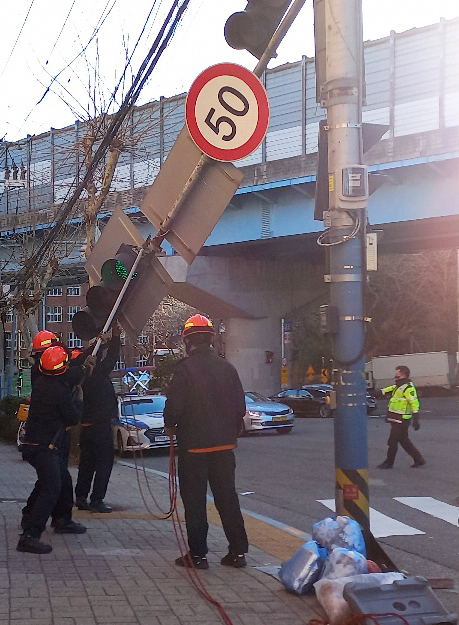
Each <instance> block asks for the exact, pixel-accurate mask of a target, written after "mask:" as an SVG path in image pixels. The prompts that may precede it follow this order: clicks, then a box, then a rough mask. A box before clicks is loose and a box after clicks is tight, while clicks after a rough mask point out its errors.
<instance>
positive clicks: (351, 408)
mask: <svg viewBox="0 0 459 625" xmlns="http://www.w3.org/2000/svg"><path fill="white" fill-rule="evenodd" d="M322 7H323V8H324V10H325V15H324V24H325V33H326V35H325V36H326V40H325V41H326V81H325V83H324V84H323V86H322V89H321V104H322V106H323V107H326V108H327V126H326V130H327V136H328V191H329V213H328V214H327V215H326V217H327V219H326V225H328V226H329V231H328V241H327V245H328V251H329V254H328V259H329V275H328V276H326V280H327V281H329V282H330V309H329V312H330V317H331V321H332V323H331V325H332V326H333V328H334V329H333V331H332V332H333V335H334V341H333V361H334V381H335V388H336V393H337V397H336V399H337V410H336V416H335V421H334V432H335V476H336V490H335V502H336V512H337V514H345V515H347V516H350V517H352V518H354V519H356V520H357V521H358V522H359V523H360V525H361V527H362V529H363V530H368V529H369V493H368V440H367V415H366V403H365V402H366V387H365V378H364V365H365V356H364V336H365V330H364V324H365V319H364V311H363V281H364V278H365V271H366V269H365V268H364V262H365V253H364V250H365V248H364V243H365V236H366V235H365V224H366V206H367V199H368V182H367V171H366V168H365V167H364V166H363V165H362V153H363V149H362V92H363V72H362V58H363V54H362V48H363V41H362V0H325V1H324V5H322Z"/></svg>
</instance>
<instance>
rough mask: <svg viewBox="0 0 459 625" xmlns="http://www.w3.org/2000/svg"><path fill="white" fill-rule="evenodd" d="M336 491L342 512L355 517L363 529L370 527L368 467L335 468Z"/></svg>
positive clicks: (352, 517) (340, 512)
mask: <svg viewBox="0 0 459 625" xmlns="http://www.w3.org/2000/svg"><path fill="white" fill-rule="evenodd" d="M335 477H336V491H337V494H338V499H339V501H340V503H341V502H342V505H343V510H342V511H341V510H338V509H337V513H338V514H344V515H346V516H348V517H350V518H351V519H355V520H356V521H357V523H359V525H360V527H361V528H362V529H363V530H367V529H369V527H370V504H369V491H368V469H339V468H336V470H335Z"/></svg>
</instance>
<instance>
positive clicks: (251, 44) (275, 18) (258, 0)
mask: <svg viewBox="0 0 459 625" xmlns="http://www.w3.org/2000/svg"><path fill="white" fill-rule="evenodd" d="M290 3H291V0H248V2H247V6H246V8H245V10H244V11H238V12H237V13H233V15H230V17H229V18H228V20H227V21H226V24H225V39H226V42H227V44H228V45H229V46H231V47H232V48H235V49H236V50H244V49H245V50H248V51H249V52H250V53H251V54H253V56H255V57H256V58H257V59H260V58H261V56H262V55H263V52H264V51H265V49H266V47H267V45H268V43H269V41H270V39H271V37H272V36H273V34H274V33H275V31H276V29H277V27H278V26H279V23H280V22H281V20H282V18H283V16H284V14H285V13H286V11H287V9H288V7H289V5H290Z"/></svg>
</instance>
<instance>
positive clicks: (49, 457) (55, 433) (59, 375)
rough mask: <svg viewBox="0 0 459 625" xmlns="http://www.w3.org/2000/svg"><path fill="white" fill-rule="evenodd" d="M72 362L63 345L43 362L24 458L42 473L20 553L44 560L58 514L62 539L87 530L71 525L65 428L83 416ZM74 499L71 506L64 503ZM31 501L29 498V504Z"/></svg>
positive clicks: (24, 523)
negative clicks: (71, 378)
mask: <svg viewBox="0 0 459 625" xmlns="http://www.w3.org/2000/svg"><path fill="white" fill-rule="evenodd" d="M68 365H69V359H68V354H67V351H66V350H65V349H64V348H63V347H62V346H60V345H53V346H52V347H49V348H48V349H46V350H45V351H44V352H43V353H42V355H41V357H40V361H39V371H40V374H41V375H38V376H37V377H36V379H35V381H34V385H33V387H32V396H31V401H30V408H29V416H28V419H27V428H26V433H25V436H24V444H23V452H22V456H23V458H24V460H27V462H29V464H31V465H32V466H33V467H34V469H35V470H36V472H37V484H38V485H39V488H37V485H36V486H35V488H34V492H35V496H34V500H33V502H31V506H30V509H29V511H28V513H27V514H26V515H23V518H22V522H21V525H22V528H23V530H24V531H23V533H22V534H21V536H20V537H19V542H18V545H17V550H18V551H25V552H30V553H38V554H45V553H50V552H51V551H52V547H51V545H49V544H47V543H45V542H43V541H41V540H40V538H41V535H42V533H43V531H44V529H45V527H46V523H47V521H48V518H49V517H50V516H51V514H53V513H54V510H55V509H56V508H59V507H60V508H61V509H62V510H65V511H66V516H64V517H62V518H60V519H56V521H57V522H56V523H55V524H54V531H55V532H56V533H57V534H83V533H84V532H86V528H85V527H84V525H81V524H80V523H75V522H74V521H73V520H72V516H71V514H72V512H71V511H72V504H73V497H72V479H71V477H70V473H69V471H68V468H67V458H66V455H65V453H62V449H63V448H64V447H65V440H66V428H67V427H69V426H72V425H76V424H77V423H78V421H79V419H80V416H81V404H79V403H78V400H77V399H76V397H75V394H74V392H73V388H72V386H71V385H70V384H69V383H68V381H67V380H66V376H65V373H66V371H67V369H68ZM62 499H70V500H69V501H60V500H62ZM29 500H30V498H29Z"/></svg>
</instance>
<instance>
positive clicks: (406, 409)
mask: <svg viewBox="0 0 459 625" xmlns="http://www.w3.org/2000/svg"><path fill="white" fill-rule="evenodd" d="M382 393H383V395H387V394H388V393H392V396H391V398H390V400H389V406H388V410H389V412H394V413H395V414H399V415H402V417H403V418H404V419H411V417H412V415H413V413H417V412H419V399H418V394H417V392H416V388H415V386H414V385H413V383H412V382H407V383H406V384H402V386H398V387H397V385H396V384H392V385H391V386H386V387H385V388H383V389H382Z"/></svg>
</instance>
